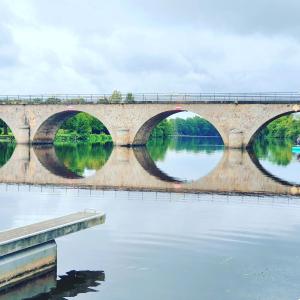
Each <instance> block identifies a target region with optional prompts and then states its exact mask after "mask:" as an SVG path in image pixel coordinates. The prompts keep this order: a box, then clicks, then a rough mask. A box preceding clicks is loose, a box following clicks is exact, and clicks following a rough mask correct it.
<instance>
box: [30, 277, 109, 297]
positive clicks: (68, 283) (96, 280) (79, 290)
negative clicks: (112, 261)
mask: <svg viewBox="0 0 300 300" xmlns="http://www.w3.org/2000/svg"><path fill="white" fill-rule="evenodd" d="M59 278H60V279H59V280H58V281H57V285H56V288H53V289H52V290H51V291H50V292H48V293H43V294H39V295H37V296H35V297H32V298H30V299H40V300H44V299H45V300H46V299H47V300H50V299H53V300H54V299H55V300H64V299H66V297H68V298H69V297H76V296H77V295H79V294H84V293H89V292H96V290H95V289H92V288H91V287H97V286H99V285H100V281H104V280H105V274H104V272H103V271H70V272H68V273H67V274H66V275H63V276H59Z"/></svg>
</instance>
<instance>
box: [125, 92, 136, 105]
mask: <svg viewBox="0 0 300 300" xmlns="http://www.w3.org/2000/svg"><path fill="white" fill-rule="evenodd" d="M125 102H127V103H134V102H135V101H134V96H133V94H132V93H127V95H126V98H125Z"/></svg>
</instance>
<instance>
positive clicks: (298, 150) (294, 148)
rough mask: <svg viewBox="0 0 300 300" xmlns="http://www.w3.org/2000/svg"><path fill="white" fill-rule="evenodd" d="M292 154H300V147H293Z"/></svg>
mask: <svg viewBox="0 0 300 300" xmlns="http://www.w3.org/2000/svg"><path fill="white" fill-rule="evenodd" d="M292 153H300V145H295V146H293V147H292Z"/></svg>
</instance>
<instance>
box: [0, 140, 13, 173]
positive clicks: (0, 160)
mask: <svg viewBox="0 0 300 300" xmlns="http://www.w3.org/2000/svg"><path fill="white" fill-rule="evenodd" d="M15 147H16V144H15V143H8V142H2V143H1V142H0V168H1V167H2V166H4V165H5V164H6V163H7V162H8V160H9V159H10V158H11V156H12V154H13V152H14V150H15Z"/></svg>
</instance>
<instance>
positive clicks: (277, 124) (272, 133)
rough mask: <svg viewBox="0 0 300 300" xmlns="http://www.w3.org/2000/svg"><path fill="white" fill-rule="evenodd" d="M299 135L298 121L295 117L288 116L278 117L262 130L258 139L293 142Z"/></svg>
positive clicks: (299, 125)
mask: <svg viewBox="0 0 300 300" xmlns="http://www.w3.org/2000/svg"><path fill="white" fill-rule="evenodd" d="M299 135H300V119H299V118H298V117H295V115H292V114H291V115H288V116H283V117H280V118H278V119H276V120H274V121H272V122H271V123H269V124H268V125H267V126H266V127H265V128H263V129H262V130H261V131H260V132H259V135H258V137H259V138H267V139H272V138H280V139H288V140H292V141H295V140H296V139H297V137H298V136H299Z"/></svg>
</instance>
